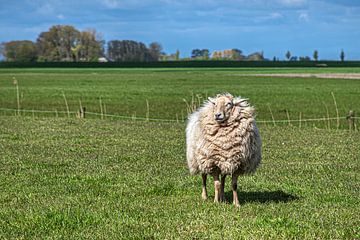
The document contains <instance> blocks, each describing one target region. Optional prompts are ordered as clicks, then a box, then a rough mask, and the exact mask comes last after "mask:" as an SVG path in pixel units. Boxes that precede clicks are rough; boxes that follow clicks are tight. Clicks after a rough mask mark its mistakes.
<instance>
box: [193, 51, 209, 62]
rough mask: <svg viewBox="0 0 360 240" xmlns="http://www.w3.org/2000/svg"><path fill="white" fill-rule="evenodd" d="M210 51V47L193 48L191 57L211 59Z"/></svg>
mask: <svg viewBox="0 0 360 240" xmlns="http://www.w3.org/2000/svg"><path fill="white" fill-rule="evenodd" d="M209 56H210V51H209V49H193V50H192V51H191V58H192V59H203V60H207V59H209Z"/></svg>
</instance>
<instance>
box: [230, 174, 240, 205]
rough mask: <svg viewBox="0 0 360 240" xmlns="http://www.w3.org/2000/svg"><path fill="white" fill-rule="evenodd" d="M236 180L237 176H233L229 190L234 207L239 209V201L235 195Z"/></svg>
mask: <svg viewBox="0 0 360 240" xmlns="http://www.w3.org/2000/svg"><path fill="white" fill-rule="evenodd" d="M237 180H238V176H237V175H233V176H232V179H231V188H232V191H233V203H234V205H235V207H239V206H240V204H239V199H238V194H237Z"/></svg>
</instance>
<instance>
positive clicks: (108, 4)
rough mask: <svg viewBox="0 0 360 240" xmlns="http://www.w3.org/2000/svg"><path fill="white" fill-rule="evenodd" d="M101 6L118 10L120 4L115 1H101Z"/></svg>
mask: <svg viewBox="0 0 360 240" xmlns="http://www.w3.org/2000/svg"><path fill="white" fill-rule="evenodd" d="M102 4H103V5H104V6H105V7H108V8H118V7H119V4H120V3H119V2H118V1H117V0H103V1H102Z"/></svg>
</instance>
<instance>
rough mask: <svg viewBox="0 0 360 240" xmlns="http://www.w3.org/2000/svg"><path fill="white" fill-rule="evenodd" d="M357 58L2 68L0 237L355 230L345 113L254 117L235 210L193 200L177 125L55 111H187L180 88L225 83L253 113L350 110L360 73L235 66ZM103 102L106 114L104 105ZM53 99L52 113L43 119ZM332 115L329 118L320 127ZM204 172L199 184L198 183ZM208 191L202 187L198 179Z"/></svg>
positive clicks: (355, 165)
mask: <svg viewBox="0 0 360 240" xmlns="http://www.w3.org/2000/svg"><path fill="white" fill-rule="evenodd" d="M279 72H289V73H290V72H302V73H303V72H306V73H309V72H311V73H321V72H328V73H329V72H330V73H346V72H352V73H358V72H360V69H356V68H354V69H341V68H339V69H146V70H143V69H122V70H119V69H118V70H114V69H111V70H109V69H108V70H106V69H85V70H84V69H81V70H77V69H46V70H45V69H0V108H2V109H3V108H11V109H17V99H16V88H15V86H14V85H13V77H15V78H16V79H17V81H18V84H19V89H20V91H19V93H20V94H19V96H20V105H21V109H29V110H31V109H38V110H51V111H54V112H51V113H48V114H45V113H37V112H34V114H33V113H31V112H28V113H24V112H22V113H21V116H14V114H15V113H16V112H14V111H5V110H0V153H1V154H0V169H1V170H0V189H1V191H0V239H47V238H50V239H360V219H359V217H358V211H359V208H360V175H359V172H360V154H359V153H360V145H359V142H360V132H359V131H347V130H345V128H346V127H347V125H346V120H345V119H342V120H341V124H342V125H341V128H342V129H340V130H336V120H332V121H330V122H328V121H320V122H307V123H305V122H303V123H302V125H301V128H300V127H299V123H297V122H293V123H292V125H288V123H286V122H285V123H284V124H279V123H277V124H276V125H277V126H273V124H272V123H271V122H270V123H260V124H259V127H260V132H261V136H262V139H263V163H262V165H261V167H260V168H259V170H258V171H257V172H256V174H255V175H253V176H246V177H243V178H241V179H240V180H239V189H238V192H239V198H240V205H241V206H240V208H238V209H236V208H234V206H233V205H232V204H231V201H232V193H231V191H230V187H229V182H227V186H226V190H225V192H226V197H227V201H228V203H222V204H214V203H212V201H211V200H209V201H206V202H203V201H202V200H201V196H200V195H201V180H200V177H199V176H190V174H189V172H188V170H187V167H186V163H185V136H184V135H185V132H184V131H185V124H184V123H182V122H179V123H177V122H176V121H175V122H151V121H150V122H146V121H132V120H119V119H115V118H110V117H108V118H106V119H100V117H99V116H89V118H86V119H76V118H75V117H74V114H72V115H71V118H69V119H68V118H66V114H65V113H60V112H61V111H65V110H66V107H65V103H64V102H65V101H64V97H63V93H64V94H65V96H66V99H67V102H68V104H69V108H70V110H71V111H76V110H77V109H78V108H79V100H81V102H82V105H84V106H86V107H87V110H88V111H92V112H98V113H99V112H100V111H101V110H100V101H99V98H100V97H101V101H102V104H105V107H106V112H107V113H112V114H118V115H125V116H132V115H135V114H136V116H138V117H145V116H146V115H147V111H148V110H147V106H146V101H148V102H149V115H150V116H149V117H150V118H160V119H173V120H174V119H176V116H178V118H180V119H181V118H185V116H186V114H187V110H186V104H185V102H184V100H183V99H186V100H187V102H189V101H190V100H191V97H192V95H196V94H200V95H201V96H202V97H203V98H205V96H206V95H208V96H210V95H213V94H215V93H218V92H221V91H230V92H231V93H234V94H240V95H242V96H244V97H247V98H249V99H250V102H251V103H252V104H254V105H255V106H256V108H257V110H258V120H260V121H261V120H272V116H271V113H270V110H271V112H272V113H273V116H274V118H275V119H279V120H280V119H287V118H288V116H287V115H288V114H289V117H290V118H291V119H298V118H299V114H300V113H301V115H302V118H303V119H305V118H318V117H327V116H330V117H336V107H335V103H334V99H333V97H332V94H331V93H333V94H334V96H335V98H336V103H337V107H338V111H339V115H340V116H346V114H347V112H348V110H349V109H354V110H355V111H356V112H360V111H359V110H360V98H359V96H360V80H349V79H347V80H345V79H317V78H278V77H255V76H243V75H242V74H243V73H244V74H252V73H279ZM102 107H103V111H104V105H103V106H102ZM55 110H56V111H58V112H59V114H58V116H59V117H55ZM328 123H330V128H328ZM210 182H211V181H209V183H210ZM209 187H210V189H209V193H210V199H211V198H212V197H213V187H212V184H209Z"/></svg>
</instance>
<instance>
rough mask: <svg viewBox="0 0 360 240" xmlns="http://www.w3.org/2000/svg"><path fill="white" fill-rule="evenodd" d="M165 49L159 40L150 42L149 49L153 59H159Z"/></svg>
mask: <svg viewBox="0 0 360 240" xmlns="http://www.w3.org/2000/svg"><path fill="white" fill-rule="evenodd" d="M162 50H163V47H162V46H161V44H160V43H158V42H152V43H150V44H149V51H150V55H151V57H152V59H151V60H152V61H159V58H160V54H161V52H162Z"/></svg>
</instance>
